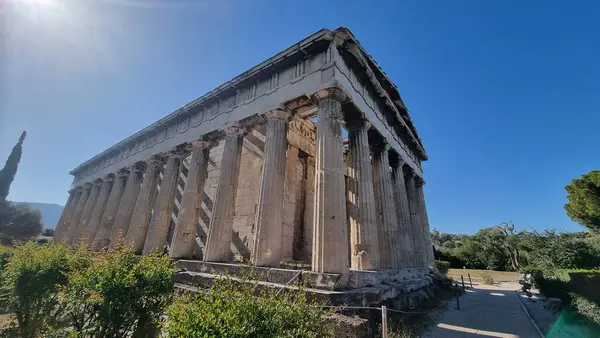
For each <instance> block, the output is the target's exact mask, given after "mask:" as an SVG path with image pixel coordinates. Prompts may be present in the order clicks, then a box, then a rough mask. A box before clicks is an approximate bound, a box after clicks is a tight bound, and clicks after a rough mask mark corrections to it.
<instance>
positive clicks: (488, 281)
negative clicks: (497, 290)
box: [481, 272, 494, 285]
mask: <svg viewBox="0 0 600 338" xmlns="http://www.w3.org/2000/svg"><path fill="white" fill-rule="evenodd" d="M481 277H482V278H483V283H484V284H487V285H493V284H494V278H493V277H492V275H490V274H489V272H484V273H482V274H481Z"/></svg>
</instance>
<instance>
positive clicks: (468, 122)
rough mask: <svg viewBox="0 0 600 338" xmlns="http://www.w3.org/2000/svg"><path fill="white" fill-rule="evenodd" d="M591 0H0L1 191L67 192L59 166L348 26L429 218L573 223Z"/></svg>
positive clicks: (33, 196) (590, 132)
mask: <svg viewBox="0 0 600 338" xmlns="http://www.w3.org/2000/svg"><path fill="white" fill-rule="evenodd" d="M598 13H600V2H596V1H527V0H518V1H517V0H515V1H509V0H502V1H500V0H497V1H492V0H490V1H480V0H471V1H459V0H457V1H441V0H440V1H422V0H414V1H404V0H403V1H400V0H395V1H332V0H330V1H308V0H303V1H292V0H286V1H266V0H254V1H242V0H237V1H236V0H219V1H217V0H214V1H213V0H205V1H203V0H196V1H193V0H170V1H166V0H165V1H159V0H146V1H142V0H96V1H90V0H78V1H75V0H0V39H1V40H0V160H1V161H2V163H3V161H4V159H5V158H6V156H8V153H9V152H10V149H11V148H12V146H13V145H14V143H15V142H16V141H17V139H18V137H19V134H20V132H21V130H23V129H26V130H27V132H28V136H27V139H26V141H25V147H24V155H23V159H22V161H21V165H20V167H19V172H18V174H17V177H16V180H15V182H14V183H13V185H12V189H11V193H10V196H9V198H10V199H12V200H27V201H37V202H51V203H59V204H64V203H65V201H66V199H67V193H66V190H67V188H68V187H69V185H70V182H71V176H70V175H68V172H69V170H71V169H73V168H74V167H76V166H77V165H78V164H79V163H81V162H83V161H85V160H87V159H88V158H90V157H92V156H93V155H95V154H96V153H98V152H100V151H102V150H104V149H105V148H107V147H108V146H110V145H112V144H114V143H116V142H118V141H120V140H121V139H123V138H125V137H127V136H129V135H130V134H132V133H134V132H136V131H138V130H139V129H141V128H143V127H145V126H146V125H148V124H150V123H152V122H154V121H156V120H157V119H159V118H161V117H163V116H164V115H166V114H168V113H169V112H171V111H173V110H175V109H176V108H178V107H180V106H182V105H184V104H185V103H187V102H188V101H191V100H192V99H194V98H196V97H198V96H200V95H202V94H204V93H205V92H207V91H209V90H211V89H213V88H214V87H216V86H218V85H219V84H221V83H222V82H225V81H227V80H229V79H230V78H232V77H234V76H235V75H237V74H239V73H241V72H243V71H245V70H246V69H248V68H250V67H252V66H253V65H255V64H257V63H259V62H261V61H263V60H264V59H266V58H268V57H270V56H272V55H273V54H275V53H277V52H279V51H280V50H282V49H284V48H286V47H288V46H290V45H292V44H293V43H296V42H297V41H299V40H301V39H302V38H304V37H306V36H308V35H309V34H311V33H313V32H314V31H317V30H318V29H320V28H330V29H335V28H337V27H338V26H342V25H343V26H346V27H348V28H350V29H351V30H352V31H353V33H354V35H355V36H356V37H357V38H358V39H359V41H360V42H361V43H362V44H363V46H364V47H365V48H366V49H367V51H368V52H369V53H370V54H371V55H372V56H373V57H374V58H375V60H376V61H377V62H378V63H379V65H380V66H381V67H382V68H383V69H384V70H385V72H386V73H387V74H388V75H389V76H390V77H391V79H392V80H393V81H394V82H395V83H396V84H397V86H398V88H399V90H400V93H401V95H402V97H403V99H404V101H405V102H406V104H407V105H408V107H409V110H410V113H411V117H412V119H413V121H414V122H415V124H416V127H417V130H418V131H419V134H420V136H421V138H422V139H423V142H424V144H425V147H426V149H427V151H428V154H429V157H430V160H429V161H428V162H426V163H425V178H426V180H427V186H426V198H427V203H428V204H427V206H428V210H429V217H430V223H431V226H432V228H437V229H439V230H440V231H444V232H466V233H469V232H474V231H476V230H477V229H478V228H480V227H484V226H491V225H494V224H497V223H500V222H502V221H508V220H512V221H513V222H514V223H515V224H516V225H517V226H518V227H520V228H528V227H533V228H535V229H543V228H557V229H562V230H573V231H578V230H581V229H582V228H581V227H580V226H578V225H577V224H575V223H573V222H571V221H570V220H569V219H568V217H567V216H566V215H565V212H564V209H563V204H564V203H565V201H566V194H565V191H564V185H565V184H567V183H569V182H570V180H571V179H573V178H575V177H578V176H579V175H581V174H583V173H585V172H587V171H589V170H592V169H598V163H599V161H598V159H599V157H598V154H599V153H600V150H599V149H600V137H599V136H598V135H599V134H598V125H599V124H600V112H599V108H598V106H599V104H598V97H599V93H600V62H599V60H600V20H598Z"/></svg>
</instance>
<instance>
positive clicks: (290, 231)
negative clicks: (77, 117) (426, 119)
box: [56, 28, 434, 288]
mask: <svg viewBox="0 0 600 338" xmlns="http://www.w3.org/2000/svg"><path fill="white" fill-rule="evenodd" d="M426 159H427V154H426V153H425V150H424V148H423V145H422V143H421V140H420V139H419V136H418V135H417V131H416V129H415V127H414V125H413V123H412V121H411V119H410V116H409V114H408V110H407V108H406V106H405V105H404V103H403V101H402V98H401V97H400V94H399V93H398V90H397V88H396V86H395V85H394V83H393V82H392V81H391V80H390V79H389V78H388V77H387V76H386V74H385V73H384V72H383V71H382V70H381V69H380V68H379V66H378V65H377V64H376V63H375V61H374V60H373V59H372V58H371V57H370V56H369V54H368V53H367V52H366V51H365V50H364V49H363V48H362V47H361V45H360V44H359V43H358V41H357V40H356V39H355V38H354V36H353V35H352V33H351V32H350V31H349V30H348V29H346V28H339V29H336V30H334V31H330V30H321V31H319V32H316V33H315V34H313V35H311V36H309V37H307V38H306V39H304V40H302V41H300V42H298V43H296V44H294V45H293V46H292V47H290V48H288V49H285V50H283V51H282V52H280V53H279V54H277V55H275V56H273V57H272V58H270V59H268V60H266V61H264V62H262V63H260V64H259V65H257V66H255V67H253V68H252V69H250V70H248V71H246V72H244V73H243V74H241V75H239V76H237V77H235V78H234V79H232V80H231V81H229V82H226V83H224V84H222V85H221V86H219V87H217V88H215V89H214V90H213V91H211V92H209V93H206V94H204V95H203V96H201V97H199V98H197V99H196V100H194V101H192V102H190V103H188V104H186V105H184V106H183V107H181V108H179V109H177V110H175V111H174V112H172V113H170V114H168V115H167V116H165V117H164V118H163V119H161V120H159V121H157V122H155V123H154V124H152V125H150V126H148V127H147V128H145V129H143V130H141V131H139V132H137V133H136V134H134V135H132V136H130V137H128V138H126V139H125V140H123V141H121V142H119V143H117V144H115V145H113V146H111V147H110V148H108V149H107V150H105V151H103V152H102V153H100V154H98V155H96V156H94V157H92V158H91V159H89V160H88V161H86V162H84V163H82V164H81V165H79V166H78V167H77V168H75V169H73V170H72V171H71V174H72V175H73V176H74V180H73V184H72V186H71V189H70V195H69V199H68V201H67V204H66V207H65V209H64V212H63V215H62V217H61V219H60V222H59V225H58V228H57V230H56V240H57V241H61V242H66V243H71V244H73V245H74V244H77V243H79V242H81V241H83V242H84V243H85V244H87V245H88V246H89V247H90V248H91V249H92V250H104V249H107V248H110V247H111V246H114V245H115V243H117V241H119V240H122V241H124V242H125V244H127V245H130V246H132V247H133V249H134V250H135V251H136V252H137V253H138V254H148V253H151V252H154V251H161V252H162V251H164V252H168V253H169V255H170V257H172V258H173V259H178V260H181V261H182V262H184V261H187V262H188V264H191V263H190V262H197V263H195V264H201V265H202V264H208V263H214V264H212V265H211V267H213V268H214V267H215V266H219V264H222V263H235V262H238V263H244V264H246V265H248V264H249V265H252V266H256V267H264V268H265V269H266V270H269V269H271V270H272V269H276V268H279V267H282V266H283V267H286V266H288V265H289V264H292V263H293V264H296V266H304V267H305V270H306V271H305V272H306V273H307V274H312V275H313V276H314V275H315V274H316V275H317V276H318V274H329V275H332V276H333V275H335V276H342V277H340V278H342V279H343V278H344V277H343V276H350V281H348V282H344V283H345V284H347V283H355V287H359V286H361V285H362V284H361V283H362V282H360V281H357V280H369V278H371V277H365V276H369V274H370V276H376V278H375V279H374V281H373V280H371V281H370V282H365V283H367V284H369V283H370V284H373V283H377V282H378V281H381V280H382V278H383V277H381V276H383V275H385V276H389V271H394V270H398V271H406V269H412V270H411V271H422V272H423V273H427V271H429V267H430V266H431V264H432V262H433V259H434V258H433V251H432V245H431V239H430V235H429V224H428V219H427V211H426V207H425V199H424V196H423V184H424V180H423V169H422V162H423V161H425V160H426ZM244 264H240V266H241V265H244ZM244 266H245V265H244ZM281 270H284V269H281ZM384 272H385V273H384ZM353 276H354V277H353ZM356 276H362V277H360V278H358V277H356ZM357 278H358V279H357ZM386 278H387V277H386ZM346 279H347V278H346ZM338 282H339V281H338ZM363 284H364V283H363ZM339 285H340V284H339V283H338V284H337V286H336V287H337V288H339Z"/></svg>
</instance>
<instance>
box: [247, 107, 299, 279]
mask: <svg viewBox="0 0 600 338" xmlns="http://www.w3.org/2000/svg"><path fill="white" fill-rule="evenodd" d="M289 116H290V114H289V113H288V112H284V111H281V110H276V111H271V112H269V113H267V135H266V140H265V150H264V163H263V167H262V175H261V183H260V194H259V200H258V210H257V212H256V236H255V239H254V241H255V242H254V252H253V254H252V262H253V263H254V264H255V265H257V266H268V267H278V266H279V264H280V262H281V259H282V253H283V250H282V246H281V244H282V236H283V188H284V182H285V162H286V161H285V160H286V157H285V153H286V150H287V137H286V122H287V120H288V118H289Z"/></svg>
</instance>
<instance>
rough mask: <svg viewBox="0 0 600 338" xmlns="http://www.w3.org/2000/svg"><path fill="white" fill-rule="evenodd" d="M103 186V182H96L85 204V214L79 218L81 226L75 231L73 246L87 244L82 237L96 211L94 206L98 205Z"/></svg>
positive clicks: (72, 240) (72, 239)
mask: <svg viewBox="0 0 600 338" xmlns="http://www.w3.org/2000/svg"><path fill="white" fill-rule="evenodd" d="M101 185H102V180H100V181H96V182H94V186H93V187H92V191H91V192H90V196H89V197H88V200H87V202H85V207H84V208H83V213H82V214H81V217H80V218H79V224H78V225H77V229H76V230H75V232H74V234H73V237H72V238H71V245H77V244H79V243H80V242H85V239H84V238H83V237H82V236H83V234H84V233H85V229H86V228H87V226H88V223H89V220H90V216H91V215H92V211H93V210H94V206H95V205H96V201H97V200H98V195H99V194H100V187H101Z"/></svg>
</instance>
